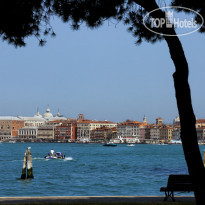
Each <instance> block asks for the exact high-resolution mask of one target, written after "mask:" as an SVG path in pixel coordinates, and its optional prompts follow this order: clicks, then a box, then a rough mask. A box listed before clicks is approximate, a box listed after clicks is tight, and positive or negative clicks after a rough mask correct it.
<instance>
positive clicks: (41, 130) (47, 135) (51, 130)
mask: <svg viewBox="0 0 205 205" xmlns="http://www.w3.org/2000/svg"><path fill="white" fill-rule="evenodd" d="M54 134H55V126H53V125H40V126H39V127H38V131H37V140H39V141H54Z"/></svg>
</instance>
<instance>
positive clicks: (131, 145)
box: [127, 144, 135, 147]
mask: <svg viewBox="0 0 205 205" xmlns="http://www.w3.org/2000/svg"><path fill="white" fill-rule="evenodd" d="M127 146H129V147H134V146H135V145H134V144H128V145H127Z"/></svg>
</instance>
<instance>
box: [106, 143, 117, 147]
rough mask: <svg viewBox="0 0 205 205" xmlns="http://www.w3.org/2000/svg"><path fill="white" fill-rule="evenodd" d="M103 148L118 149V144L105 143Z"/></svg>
mask: <svg viewBox="0 0 205 205" xmlns="http://www.w3.org/2000/svg"><path fill="white" fill-rule="evenodd" d="M103 146H107V147H116V146H117V144H113V143H105V144H104V145H103Z"/></svg>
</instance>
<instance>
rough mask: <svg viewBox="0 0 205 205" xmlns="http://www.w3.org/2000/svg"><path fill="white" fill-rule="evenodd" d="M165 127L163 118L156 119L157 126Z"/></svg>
mask: <svg viewBox="0 0 205 205" xmlns="http://www.w3.org/2000/svg"><path fill="white" fill-rule="evenodd" d="M161 125H163V119H162V118H161V117H159V118H157V119H156V126H161Z"/></svg>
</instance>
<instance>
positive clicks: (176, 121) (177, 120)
mask: <svg viewBox="0 0 205 205" xmlns="http://www.w3.org/2000/svg"><path fill="white" fill-rule="evenodd" d="M175 126H180V118H179V116H178V117H176V118H175V119H174V120H173V127H175Z"/></svg>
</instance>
